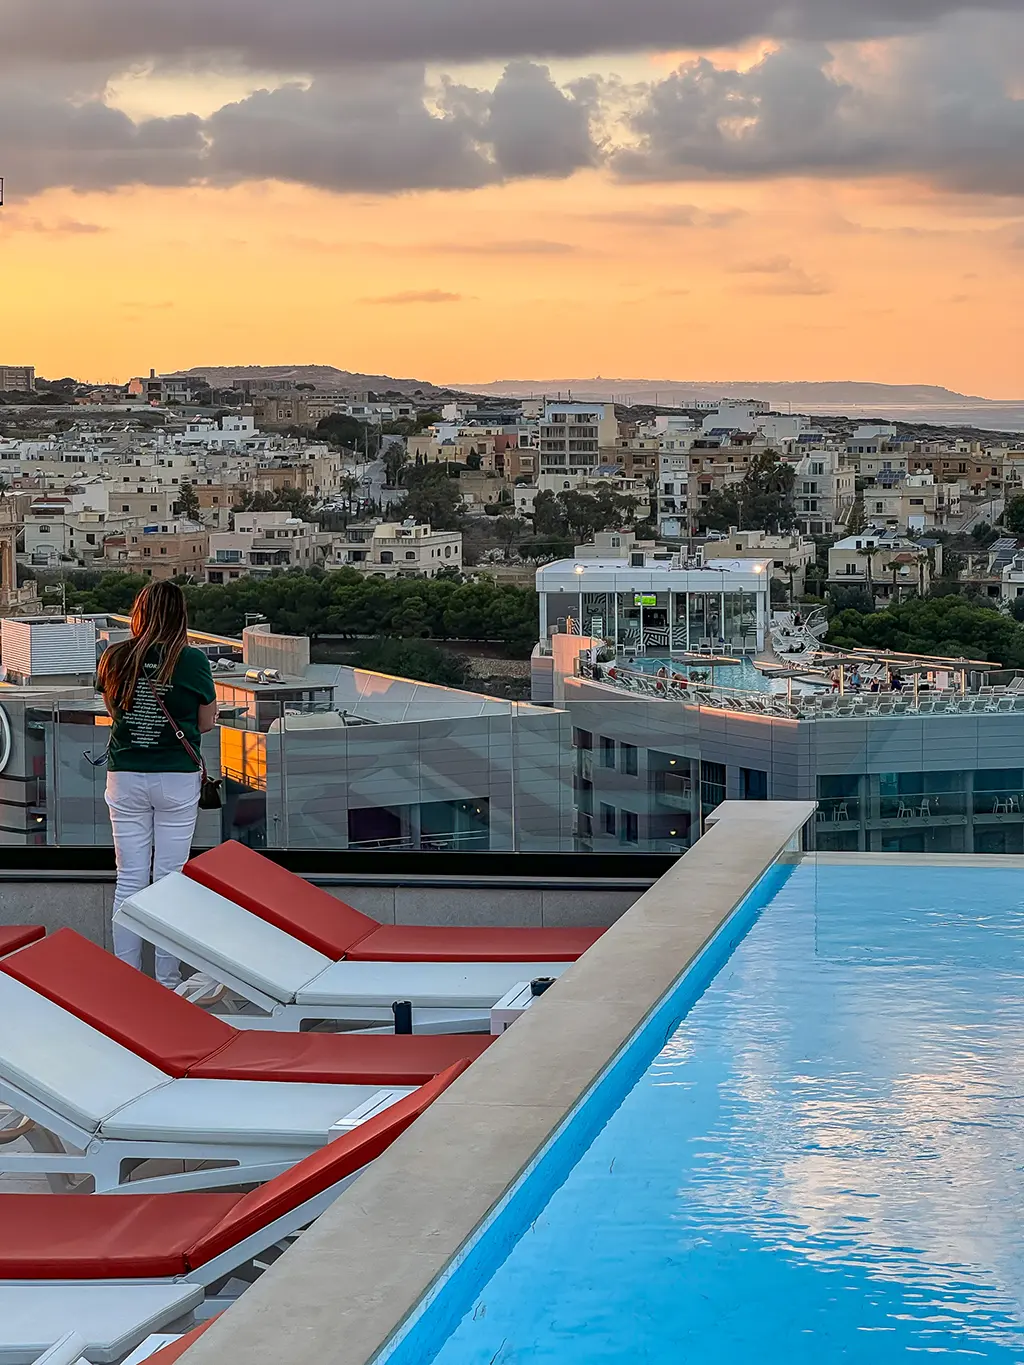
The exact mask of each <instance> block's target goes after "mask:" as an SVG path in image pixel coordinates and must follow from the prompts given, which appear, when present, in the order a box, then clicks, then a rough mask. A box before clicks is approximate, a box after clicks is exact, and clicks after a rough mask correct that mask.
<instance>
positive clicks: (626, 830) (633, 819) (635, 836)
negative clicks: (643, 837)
mask: <svg viewBox="0 0 1024 1365" xmlns="http://www.w3.org/2000/svg"><path fill="white" fill-rule="evenodd" d="M619 838H620V839H621V840H622V842H623V843H624V844H636V843H639V842H640V821H639V819H638V818H637V816H636V815H635V814H634V812H633V811H631V810H624V811H623V812H622V814H621V816H620V817H619Z"/></svg>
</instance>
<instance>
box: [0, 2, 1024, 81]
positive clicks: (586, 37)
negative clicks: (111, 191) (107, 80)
mask: <svg viewBox="0 0 1024 1365" xmlns="http://www.w3.org/2000/svg"><path fill="white" fill-rule="evenodd" d="M1019 3H1020V0H630V3H628V4H624V3H623V0H557V3H551V0H516V3H515V4H510V3H509V2H508V0H291V3H290V4H288V5H281V4H280V3H278V2H277V0H146V3H145V4H139V3H138V0H88V3H83V0H4V46H3V54H2V56H0V61H6V62H7V63H8V64H9V65H10V66H11V67H12V68H16V67H18V66H19V65H21V64H22V63H24V62H25V61H27V60H48V61H60V62H65V63H70V64H79V63H86V62H91V63H100V62H104V61H105V62H108V63H113V64H115V65H117V66H120V67H124V66H127V65H130V64H144V63H146V62H154V61H158V62H187V63H190V64H193V65H199V64H202V63H204V62H206V63H219V64H223V63H224V62H225V61H232V62H236V63H241V64H242V65H243V66H245V67H248V68H249V69H252V70H257V71H266V70H276V71H282V70H283V71H287V70H325V69H330V68H341V67H352V66H354V65H356V64H358V63H365V62H404V61H415V62H422V61H473V60H476V59H479V58H490V59H495V58H497V59H500V60H503V61H507V60H509V59H511V58H515V57H536V56H545V57H553V56H589V55H592V54H596V53H608V52H636V51H646V50H650V49H661V50H668V51H673V50H676V51H678V50H680V49H684V48H689V49H695V48H713V47H729V46H734V45H737V44H740V43H742V42H744V41H746V40H748V39H750V38H755V37H759V36H766V37H770V38H771V37H774V38H791V37H800V38H813V39H826V40H829V39H836V38H846V37H861V36H877V35H886V34H888V33H891V32H893V31H899V30H901V29H906V28H917V27H920V26H923V25H926V24H929V23H932V22H934V21H936V20H937V19H939V18H940V17H941V16H943V15H946V14H950V13H955V12H958V11H969V12H974V13H979V12H985V11H998V10H1002V11H1004V12H1009V13H1013V12H1015V11H1016V10H1017V9H1018V8H1019Z"/></svg>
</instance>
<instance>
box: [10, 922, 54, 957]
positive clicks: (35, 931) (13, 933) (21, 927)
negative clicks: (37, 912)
mask: <svg viewBox="0 0 1024 1365" xmlns="http://www.w3.org/2000/svg"><path fill="white" fill-rule="evenodd" d="M45 934H46V930H45V929H44V928H43V926H42V925H41V924H5V925H0V957H6V956H7V954H8V953H15V952H17V951H18V949H19V948H24V947H25V945H26V944H28V943H35V941H36V940H37V939H40V938H43V937H44V936H45Z"/></svg>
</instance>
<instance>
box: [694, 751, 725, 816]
mask: <svg viewBox="0 0 1024 1365" xmlns="http://www.w3.org/2000/svg"><path fill="white" fill-rule="evenodd" d="M724 800H725V764H724V763H701V765H700V803H701V809H702V811H703V812H704V814H705V815H708V814H709V813H710V812H711V811H713V810H715V809H716V808H717V807H718V806H720V805H721V804H722V802H723V801H724Z"/></svg>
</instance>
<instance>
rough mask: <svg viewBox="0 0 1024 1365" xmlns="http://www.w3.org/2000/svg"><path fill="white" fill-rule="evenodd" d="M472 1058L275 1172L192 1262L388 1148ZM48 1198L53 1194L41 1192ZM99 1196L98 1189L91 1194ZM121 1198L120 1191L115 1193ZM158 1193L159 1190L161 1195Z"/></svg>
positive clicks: (195, 1251)
mask: <svg viewBox="0 0 1024 1365" xmlns="http://www.w3.org/2000/svg"><path fill="white" fill-rule="evenodd" d="M467 1066H469V1062H467V1061H463V1062H457V1063H456V1064H455V1066H450V1067H449V1068H448V1070H447V1071H443V1072H442V1073H441V1075H440V1076H436V1077H435V1078H434V1080H432V1081H429V1082H428V1083H427V1084H426V1085H421V1086H420V1088H419V1089H418V1090H416V1091H414V1092H413V1094H411V1095H406V1097H405V1098H404V1099H401V1100H399V1101H398V1103H397V1104H393V1105H391V1106H390V1108H388V1109H385V1110H384V1112H383V1113H381V1114H377V1115H376V1116H375V1117H374V1118H372V1119H368V1120H367V1121H366V1122H365V1123H361V1124H360V1125H359V1127H358V1128H353V1129H352V1131H351V1132H348V1133H343V1134H342V1136H341V1137H339V1138H335V1140H334V1141H333V1142H330V1143H328V1144H327V1146H326V1147H321V1148H320V1150H319V1151H318V1152H314V1153H313V1154H312V1156H307V1157H306V1158H305V1159H304V1160H302V1161H300V1162H298V1163H297V1164H296V1165H294V1166H293V1167H292V1168H291V1170H289V1171H285V1172H284V1174H283V1175H279V1176H275V1177H274V1179H273V1180H270V1181H268V1182H267V1183H266V1184H265V1185H262V1186H260V1188H259V1189H256V1190H253V1191H252V1193H251V1194H246V1195H243V1196H242V1198H241V1199H240V1200H239V1201H238V1203H237V1204H235V1205H234V1206H233V1207H232V1208H231V1209H229V1210H227V1211H226V1212H225V1214H224V1218H223V1219H222V1221H221V1223H220V1224H219V1225H218V1226H217V1227H215V1228H214V1229H213V1230H212V1231H211V1232H209V1233H207V1234H206V1235H205V1236H203V1237H200V1239H199V1241H198V1242H196V1244H195V1246H193V1247H192V1248H191V1249H190V1251H189V1253H188V1259H189V1264H190V1266H191V1267H192V1268H193V1269H195V1268H196V1267H197V1266H200V1265H204V1264H205V1263H206V1262H208V1261H212V1260H213V1259H214V1257H215V1256H219V1255H220V1254H221V1253H222V1252H224V1251H227V1250H228V1249H229V1248H231V1247H233V1246H237V1245H238V1243H239V1242H242V1241H244V1240H245V1238H247V1237H251V1236H252V1235H253V1233H254V1232H257V1231H259V1229H260V1228H265V1227H267V1226H268V1225H269V1224H270V1223H272V1222H274V1220H275V1219H277V1218H281V1217H282V1216H283V1215H284V1214H286V1213H289V1212H290V1211H291V1210H292V1209H296V1208H298V1207H299V1205H300V1204H304V1203H305V1202H306V1201H307V1200H308V1199H313V1198H315V1197H316V1195H318V1194H323V1192H324V1190H329V1189H330V1188H331V1186H332V1185H336V1184H337V1183H338V1181H339V1180H344V1179H345V1177H346V1176H348V1175H351V1174H352V1173H353V1172H354V1171H358V1170H360V1169H361V1167H363V1166H365V1165H366V1164H367V1162H369V1161H374V1160H376V1158H377V1157H379V1156H380V1154H381V1152H383V1151H386V1149H387V1148H388V1147H390V1146H391V1144H392V1143H393V1142H394V1141H395V1139H396V1138H397V1137H398V1136H399V1135H400V1134H402V1133H404V1132H405V1130H406V1128H408V1127H409V1126H410V1124H412V1123H413V1122H414V1121H415V1120H416V1119H418V1118H419V1116H420V1114H422V1113H423V1111H424V1109H426V1108H427V1106H428V1105H430V1104H432V1103H433V1102H434V1100H436V1099H437V1097H438V1095H440V1094H441V1092H442V1091H443V1090H446V1089H447V1088H448V1086H449V1085H451V1083H452V1081H454V1080H455V1079H456V1078H457V1077H458V1076H461V1074H462V1073H463V1071H465V1069H466V1067H467ZM40 1197H41V1198H44V1199H48V1198H49V1197H50V1196H48V1195H42V1196H40ZM86 1197H87V1198H90V1199H95V1198H96V1197H97V1196H96V1195H89V1196H86ZM112 1197H113V1198H120V1197H121V1196H119V1195H114V1196H112ZM158 1197H159V1196H158ZM163 1197H164V1198H166V1195H165V1196H163Z"/></svg>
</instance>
